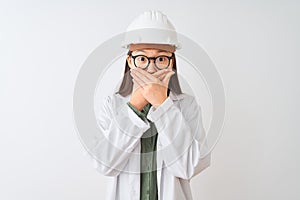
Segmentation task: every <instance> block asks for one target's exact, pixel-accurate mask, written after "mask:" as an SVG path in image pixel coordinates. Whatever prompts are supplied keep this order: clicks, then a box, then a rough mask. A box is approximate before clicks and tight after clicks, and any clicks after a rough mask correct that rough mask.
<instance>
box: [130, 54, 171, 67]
mask: <svg viewBox="0 0 300 200" xmlns="http://www.w3.org/2000/svg"><path fill="white" fill-rule="evenodd" d="M130 56H131V57H132V58H133V63H134V66H135V67H137V68H140V69H147V67H149V65H150V62H151V60H154V66H155V68H156V69H158V70H163V69H167V68H168V67H169V66H170V63H171V59H172V58H173V56H174V53H172V55H171V56H166V55H161V56H157V57H148V56H145V55H135V56H133V55H132V54H131V55H130ZM139 56H144V57H146V58H147V59H148V64H147V66H146V67H143V68H142V67H138V66H136V63H135V58H137V57H139ZM159 57H166V58H168V59H169V64H168V66H167V67H165V68H162V69H161V68H159V67H157V66H156V59H157V58H159Z"/></svg>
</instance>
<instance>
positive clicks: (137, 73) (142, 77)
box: [131, 69, 153, 84]
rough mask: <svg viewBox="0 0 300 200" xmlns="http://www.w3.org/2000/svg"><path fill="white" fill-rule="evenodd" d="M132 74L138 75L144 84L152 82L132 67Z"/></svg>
mask: <svg viewBox="0 0 300 200" xmlns="http://www.w3.org/2000/svg"><path fill="white" fill-rule="evenodd" d="M131 74H132V76H135V77H138V79H139V80H141V81H142V82H143V83H144V84H149V83H152V82H153V81H151V80H149V79H148V78H147V77H146V76H145V75H144V74H143V73H141V72H139V71H138V70H136V69H134V70H132V71H131Z"/></svg>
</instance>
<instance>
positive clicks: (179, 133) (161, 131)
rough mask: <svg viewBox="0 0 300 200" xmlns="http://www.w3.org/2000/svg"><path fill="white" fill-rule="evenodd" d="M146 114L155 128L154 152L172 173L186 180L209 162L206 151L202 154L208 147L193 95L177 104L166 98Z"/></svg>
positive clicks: (198, 108) (199, 109)
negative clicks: (156, 134)
mask: <svg viewBox="0 0 300 200" xmlns="http://www.w3.org/2000/svg"><path fill="white" fill-rule="evenodd" d="M148 117H149V118H150V120H152V121H153V122H154V124H155V126H156V128H157V131H158V152H160V154H161V157H162V160H163V162H164V163H165V165H166V167H167V169H168V170H169V171H170V172H171V173H172V174H173V175H174V176H176V177H179V178H182V179H188V180H189V179H191V178H192V177H193V176H195V175H197V174H199V173H200V172H201V171H203V170H204V169H205V168H207V167H208V166H209V165H210V161H211V155H210V153H209V154H207V155H206V156H205V157H203V156H202V155H203V154H204V153H202V152H208V147H207V142H206V134H205V131H204V128H203V124H202V117H201V108H200V106H199V105H198V104H197V102H196V100H195V98H194V97H193V96H190V95H188V97H187V98H184V99H183V100H180V102H179V106H176V105H175V104H174V102H173V101H172V100H171V99H170V97H168V98H167V99H166V100H165V101H164V102H163V103H162V104H161V105H160V106H159V107H157V108H156V109H155V110H154V111H152V112H150V114H149V116H148ZM200 149H201V151H200ZM200 152H201V154H200Z"/></svg>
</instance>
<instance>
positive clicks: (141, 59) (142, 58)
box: [136, 56, 147, 62]
mask: <svg viewBox="0 0 300 200" xmlns="http://www.w3.org/2000/svg"><path fill="white" fill-rule="evenodd" d="M136 60H137V61H138V62H146V61H147V58H146V57H145V56H138V57H136Z"/></svg>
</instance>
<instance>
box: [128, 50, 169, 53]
mask: <svg viewBox="0 0 300 200" xmlns="http://www.w3.org/2000/svg"><path fill="white" fill-rule="evenodd" d="M133 52H134V53H139V52H141V53H149V54H155V53H171V52H169V51H166V50H162V49H138V50H135V51H133Z"/></svg>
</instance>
